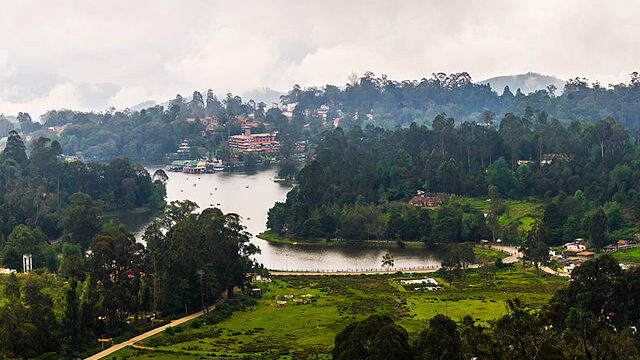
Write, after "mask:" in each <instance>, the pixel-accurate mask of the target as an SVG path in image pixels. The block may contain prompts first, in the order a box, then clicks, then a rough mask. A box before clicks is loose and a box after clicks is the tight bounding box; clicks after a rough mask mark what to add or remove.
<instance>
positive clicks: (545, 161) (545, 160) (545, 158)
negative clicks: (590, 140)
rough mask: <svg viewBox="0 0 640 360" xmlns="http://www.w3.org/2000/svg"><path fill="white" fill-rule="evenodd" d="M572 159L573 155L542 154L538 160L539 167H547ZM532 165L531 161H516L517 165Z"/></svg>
mask: <svg viewBox="0 0 640 360" xmlns="http://www.w3.org/2000/svg"><path fill="white" fill-rule="evenodd" d="M571 159H573V154H543V155H542V159H540V165H549V164H551V163H553V162H554V161H560V162H568V161H570V160H571ZM531 163H533V161H532V160H518V165H526V164H531Z"/></svg>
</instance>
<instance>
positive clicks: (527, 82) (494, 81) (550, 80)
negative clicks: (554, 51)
mask: <svg viewBox="0 0 640 360" xmlns="http://www.w3.org/2000/svg"><path fill="white" fill-rule="evenodd" d="M478 83H479V84H489V85H491V88H492V89H494V90H496V91H498V93H500V89H504V88H505V86H508V87H509V88H511V89H520V91H521V92H523V93H525V94H529V93H532V92H535V91H538V90H548V91H552V90H553V92H555V90H554V88H555V89H556V90H557V89H562V88H563V87H564V84H565V81H563V80H561V79H558V78H557V77H555V76H549V75H542V74H538V73H533V72H528V73H526V74H519V75H505V76H496V77H492V78H489V79H486V80H482V81H479V82H478ZM551 86H553V87H551Z"/></svg>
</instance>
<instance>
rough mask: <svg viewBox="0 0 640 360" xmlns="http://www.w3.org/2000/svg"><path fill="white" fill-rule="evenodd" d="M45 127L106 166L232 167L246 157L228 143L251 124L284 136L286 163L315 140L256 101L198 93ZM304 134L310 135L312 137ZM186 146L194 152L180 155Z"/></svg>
mask: <svg viewBox="0 0 640 360" xmlns="http://www.w3.org/2000/svg"><path fill="white" fill-rule="evenodd" d="M206 117H211V118H212V119H213V122H214V123H216V124H217V125H216V126H214V127H213V128H211V127H209V128H207V127H206V126H205V124H204V123H203V122H202V121H201V120H203V119H204V118H206ZM250 117H251V118H250ZM187 119H191V120H190V121H187ZM42 121H43V122H44V126H45V127H46V128H48V127H51V126H64V130H63V131H62V133H61V134H59V136H58V141H59V142H60V144H61V147H62V149H63V151H64V153H65V154H69V155H82V156H83V157H84V158H86V159H91V160H94V159H95V160H103V161H104V160H110V159H112V158H114V157H122V156H126V157H128V158H131V159H135V160H146V161H150V160H153V161H158V160H166V159H167V157H168V156H177V155H180V156H184V157H186V158H191V159H193V158H198V157H205V156H209V157H218V158H221V159H222V160H224V161H231V160H233V159H234V158H233V157H232V156H231V155H238V156H240V157H243V154H241V153H238V154H232V151H231V150H230V149H229V147H228V145H227V140H228V137H229V136H231V135H239V134H241V133H242V132H243V129H242V127H243V122H246V121H255V124H254V125H256V124H257V127H253V128H252V132H253V133H259V132H266V131H278V132H279V134H280V135H279V136H278V140H279V141H280V142H281V148H282V153H283V156H284V157H285V158H290V155H291V154H290V152H291V151H292V149H294V148H295V143H296V142H297V141H299V140H301V139H303V138H305V137H306V138H309V137H310V129H308V128H304V125H305V122H304V119H302V118H301V117H300V116H298V117H296V118H295V119H288V118H287V117H285V116H284V115H283V114H282V111H281V110H280V109H278V108H270V109H267V106H266V104H264V103H257V104H256V103H255V102H254V101H253V100H249V101H248V102H243V100H242V99H241V98H240V97H239V96H234V95H233V94H230V93H229V94H227V95H226V97H225V98H224V99H222V100H219V99H218V97H217V96H215V95H214V94H213V91H212V90H209V91H208V92H207V94H206V99H205V98H203V96H202V94H201V93H200V92H198V91H195V92H194V93H193V96H192V97H191V99H190V100H188V99H185V98H184V97H182V96H180V95H177V96H176V98H175V99H173V100H171V101H170V102H169V104H168V105H167V106H166V107H164V106H161V105H156V106H153V107H149V108H146V109H141V110H137V111H132V110H129V109H126V110H122V111H116V110H115V109H111V110H109V111H107V112H101V113H96V112H82V111H72V110H52V111H49V112H47V113H46V114H45V115H43V116H42ZM303 129H307V130H306V132H305V131H303ZM185 140H186V141H187V142H188V143H189V146H190V148H191V150H190V152H188V153H184V154H177V155H176V153H177V150H178V148H179V147H180V145H181V143H182V142H183V141H185ZM244 160H245V161H246V160H250V159H244Z"/></svg>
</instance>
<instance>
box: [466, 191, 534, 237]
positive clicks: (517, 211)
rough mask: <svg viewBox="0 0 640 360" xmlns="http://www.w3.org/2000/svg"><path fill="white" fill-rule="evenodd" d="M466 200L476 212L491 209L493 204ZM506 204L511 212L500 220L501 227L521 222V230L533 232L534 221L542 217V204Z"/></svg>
mask: <svg viewBox="0 0 640 360" xmlns="http://www.w3.org/2000/svg"><path fill="white" fill-rule="evenodd" d="M465 200H466V201H467V202H469V204H470V205H471V207H472V208H474V209H476V210H480V211H485V210H489V209H490V207H491V202H489V201H486V200H483V199H476V198H474V199H465ZM505 203H506V205H507V207H508V209H509V210H508V211H507V213H505V214H503V215H502V216H500V219H498V222H499V223H500V225H501V226H507V225H509V224H511V223H512V222H514V221H519V222H520V225H519V228H520V229H521V230H524V231H529V230H531V225H532V224H533V221H534V219H535V218H536V217H542V211H543V209H542V203H538V202H531V201H522V200H507V201H506V202H505Z"/></svg>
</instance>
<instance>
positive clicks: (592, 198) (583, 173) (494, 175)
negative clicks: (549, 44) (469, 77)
mask: <svg viewBox="0 0 640 360" xmlns="http://www.w3.org/2000/svg"><path fill="white" fill-rule="evenodd" d="M639 150H640V148H639V147H638V146H637V145H635V144H634V142H633V141H632V139H631V137H630V135H629V132H628V131H626V130H625V129H624V128H623V127H622V126H621V125H619V124H617V123H616V122H615V121H614V120H613V119H611V118H608V119H606V120H601V121H598V122H597V123H595V124H591V123H582V122H579V121H575V122H572V123H571V124H570V125H569V126H567V127H564V126H563V125H562V124H561V123H560V122H559V121H558V120H557V119H552V120H549V119H548V118H547V117H546V116H545V114H544V113H538V114H537V115H534V114H532V113H527V114H526V115H525V116H523V117H519V116H516V115H513V114H507V115H506V116H505V117H504V118H503V119H502V120H501V122H500V125H499V126H495V125H493V124H492V122H491V120H490V118H487V122H483V123H482V124H478V123H475V122H465V123H463V124H461V125H460V126H454V120H453V119H452V118H448V117H445V116H442V115H440V116H437V117H436V119H435V120H434V122H433V128H428V127H426V126H417V125H415V124H412V125H411V126H410V127H409V128H398V129H395V130H393V131H391V130H384V129H381V128H373V127H368V128H366V129H365V130H362V129H360V128H359V127H354V128H352V129H351V130H350V131H348V132H347V133H344V132H343V130H342V129H341V128H337V129H335V130H333V131H328V132H326V133H324V134H323V135H322V136H321V137H320V140H319V141H318V144H317V148H316V150H315V154H314V157H313V159H312V160H311V161H310V162H309V163H308V164H307V165H306V166H305V167H304V168H303V169H302V170H301V171H300V174H299V186H298V187H296V188H294V189H293V190H291V191H290V192H289V194H288V195H287V201H286V203H278V204H276V206H274V207H273V208H272V209H271V210H270V212H269V221H268V224H267V225H268V227H269V228H270V229H271V230H272V231H275V232H278V233H280V234H284V235H287V236H291V237H298V238H325V237H334V236H338V237H343V238H346V239H354V240H363V239H372V238H386V239H402V240H422V241H425V242H426V243H430V242H457V241H479V240H480V239H482V238H483V236H488V234H487V232H486V226H490V227H491V226H494V225H495V223H494V224H492V223H491V221H490V220H491V217H489V218H488V220H487V224H485V219H484V218H483V217H482V214H478V211H477V210H476V211H474V210H473V209H470V208H468V207H467V208H465V206H461V205H462V204H460V203H458V202H456V201H449V202H445V203H444V205H443V206H441V207H439V208H438V209H437V210H435V211H431V210H426V208H422V207H415V206H409V205H408V201H409V199H411V197H412V196H414V195H416V192H417V191H418V190H420V191H424V192H432V193H444V194H456V195H462V196H473V197H486V196H490V197H491V199H492V200H493V202H492V207H493V205H494V204H497V203H498V202H499V201H500V199H503V198H507V199H529V198H530V197H531V198H533V199H537V200H534V201H540V200H546V201H547V205H545V209H544V211H545V214H544V219H541V220H543V223H541V226H543V229H545V234H546V235H545V239H544V242H547V243H549V244H558V243H560V242H561V241H562V239H563V238H566V239H575V238H577V237H583V238H589V239H590V240H593V245H594V246H602V245H606V244H607V243H608V241H609V240H613V237H612V238H608V237H607V236H606V233H607V231H609V232H614V231H617V230H618V229H620V228H621V226H623V224H624V222H625V221H628V222H629V223H631V224H637V223H638V215H640V214H639V213H638V209H640V194H639V193H638V189H639V188H640V165H639V164H640V161H639V160H640V151H639ZM600 205H604V207H603V208H600V207H599V206H600ZM621 208H622V209H623V210H624V211H623V212H624V213H625V214H626V216H627V217H626V219H622V218H621ZM502 211H504V210H501V209H500V207H495V208H493V209H492V212H493V213H494V214H495V215H500V214H501V213H502ZM430 212H434V213H435V215H433V216H427V215H428V213H430ZM605 213H606V214H605ZM607 217H608V219H609V223H608V224H607V225H605V226H604V228H603V227H602V226H600V227H598V226H596V225H597V224H593V225H594V226H591V225H589V224H591V222H592V221H600V222H601V221H602V219H604V222H605V223H606V222H607V220H606V219H607ZM430 219H432V220H433V221H434V223H433V233H429V229H428V228H429V227H430V226H431V224H430V223H429V222H430V221H431V220H430ZM614 219H615V220H614ZM463 220H464V221H463ZM600 225H601V224H600ZM469 226H470V227H472V228H469V229H467V227H469ZM607 226H608V228H607ZM596 229H600V230H598V231H600V232H599V233H597V234H596V232H595V231H596ZM421 231H426V232H425V233H421ZM495 231H496V232H497V233H498V236H504V237H503V238H505V237H506V238H511V239H513V240H514V241H521V240H522V237H523V234H520V233H519V232H513V229H512V228H510V227H509V226H507V227H505V228H503V229H498V228H496V229H495ZM592 231H593V232H592ZM501 233H502V235H501ZM632 233H633V232H632Z"/></svg>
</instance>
